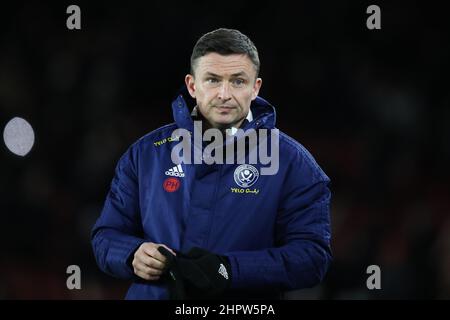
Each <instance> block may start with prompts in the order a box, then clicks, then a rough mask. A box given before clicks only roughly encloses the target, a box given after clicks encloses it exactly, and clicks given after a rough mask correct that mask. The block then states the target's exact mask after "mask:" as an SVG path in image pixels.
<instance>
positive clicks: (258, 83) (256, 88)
mask: <svg viewBox="0 0 450 320" xmlns="http://www.w3.org/2000/svg"><path fill="white" fill-rule="evenodd" d="M261 86H262V79H261V78H256V81H255V84H254V85H253V89H252V90H253V92H252V100H255V99H256V96H257V95H258V93H259V89H261Z"/></svg>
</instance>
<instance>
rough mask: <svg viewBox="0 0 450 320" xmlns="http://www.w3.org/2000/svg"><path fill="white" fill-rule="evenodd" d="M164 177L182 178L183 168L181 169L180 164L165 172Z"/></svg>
mask: <svg viewBox="0 0 450 320" xmlns="http://www.w3.org/2000/svg"><path fill="white" fill-rule="evenodd" d="M166 176H171V177H180V178H183V177H184V172H183V168H182V167H181V164H179V165H177V166H175V167H173V168H170V169H169V170H167V171H166Z"/></svg>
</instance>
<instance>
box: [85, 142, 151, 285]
mask: <svg viewBox="0 0 450 320" xmlns="http://www.w3.org/2000/svg"><path fill="white" fill-rule="evenodd" d="M132 152H133V151H132V149H131V148H130V149H129V150H128V151H127V152H126V153H125V154H124V155H123V156H122V157H121V159H120V160H119V163H118V164H117V166H116V170H115V175H114V178H113V181H112V183H111V189H110V191H109V193H108V195H107V197H106V201H105V204H104V207H103V210H102V212H101V215H100V217H99V218H98V220H97V222H96V223H95V225H94V227H93V229H92V234H91V240H92V247H93V250H94V255H95V259H96V261H97V264H98V266H99V267H100V269H101V270H102V271H104V272H106V273H107V274H109V275H111V276H114V277H117V278H122V279H127V280H129V279H133V278H135V276H134V272H133V270H132V267H131V265H130V258H131V256H132V254H134V251H135V250H136V249H137V248H138V247H139V246H140V245H141V244H142V243H143V242H144V239H143V236H142V235H143V232H142V224H141V222H140V212H139V188H138V180H137V175H136V168H135V164H134V162H133V154H132Z"/></svg>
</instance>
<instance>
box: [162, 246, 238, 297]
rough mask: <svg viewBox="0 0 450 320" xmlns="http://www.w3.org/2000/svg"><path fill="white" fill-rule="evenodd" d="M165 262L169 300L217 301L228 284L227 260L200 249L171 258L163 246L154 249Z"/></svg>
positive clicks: (229, 276)
mask: <svg viewBox="0 0 450 320" xmlns="http://www.w3.org/2000/svg"><path fill="white" fill-rule="evenodd" d="M158 250H159V252H161V254H163V255H164V256H165V257H166V258H167V259H168V260H167V261H168V263H167V270H168V273H169V275H170V277H169V293H170V298H171V299H177V300H182V299H207V298H218V297H220V296H221V295H222V294H223V293H225V292H226V290H227V289H228V288H229V286H230V284H231V266H230V263H229V261H228V258H227V257H224V256H220V255H216V254H213V253H211V252H209V251H206V250H203V249H201V248H192V249H191V250H190V251H189V252H188V253H187V254H182V253H177V256H174V255H173V254H172V253H171V252H169V251H168V250H167V249H165V248H164V247H159V248H158Z"/></svg>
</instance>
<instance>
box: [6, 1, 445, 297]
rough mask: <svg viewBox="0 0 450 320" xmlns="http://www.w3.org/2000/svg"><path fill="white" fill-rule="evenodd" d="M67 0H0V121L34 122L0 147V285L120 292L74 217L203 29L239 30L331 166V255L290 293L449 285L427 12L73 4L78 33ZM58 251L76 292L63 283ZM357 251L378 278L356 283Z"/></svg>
mask: <svg viewBox="0 0 450 320" xmlns="http://www.w3.org/2000/svg"><path fill="white" fill-rule="evenodd" d="M70 4H73V3H60V4H58V5H52V6H50V5H49V4H43V3H41V2H35V1H33V2H31V1H30V2H20V1H18V2H14V3H8V4H7V5H6V4H5V5H4V4H2V6H1V9H0V128H1V130H2V132H3V128H4V127H5V125H6V123H7V122H8V121H9V120H10V119H12V118H13V117H16V116H18V117H23V118H25V119H26V120H27V121H29V122H30V124H31V125H32V126H33V128H34V130H35V134H36V143H35V145H34V147H33V149H32V151H31V152H30V153H29V154H28V155H27V156H26V157H23V158H22V157H19V156H15V155H14V154H12V153H11V152H9V151H8V149H7V148H6V146H5V145H4V143H3V142H2V143H1V147H0V164H1V165H0V214H1V216H0V219H1V222H0V244H1V254H0V298H2V299H121V298H123V296H124V294H125V292H126V289H127V287H128V283H127V282H124V281H121V280H117V279H113V278H110V277H108V276H106V275H104V274H103V273H101V272H100V270H99V269H98V268H97V266H96V264H95V261H94V257H93V254H92V250H91V246H90V238H89V234H90V230H91V227H92V225H93V223H94V221H95V220H96V218H97V217H98V215H99V213H100V210H101V208H102V205H103V201H104V198H105V196H106V193H107V191H108V188H109V184H110V182H111V179H112V176H113V170H114V167H115V165H116V162H117V160H118V158H119V156H120V155H121V154H122V153H123V152H124V151H125V150H126V148H127V147H128V146H129V145H130V144H131V143H132V142H134V141H135V140H136V139H137V138H139V137H141V136H142V135H144V134H146V133H147V132H149V131H151V130H153V129H155V128H157V127H159V126H161V125H163V124H166V123H169V122H172V114H171V108H170V103H171V99H172V97H173V96H174V95H175V94H176V92H177V91H178V89H179V88H180V87H181V86H182V85H183V78H184V75H185V74H186V73H187V72H188V70H189V57H190V53H191V50H192V47H193V45H194V43H195V41H196V40H197V38H198V37H199V36H201V35H202V34H204V33H206V32H208V31H211V30H213V29H215V28H218V27H230V28H236V29H239V30H241V31H242V32H244V33H246V34H247V35H248V36H250V38H251V39H253V41H254V42H255V44H256V46H257V47H258V50H259V53H260V59H261V63H262V67H261V76H262V78H263V80H264V83H263V87H262V91H261V93H260V95H261V96H262V97H264V98H266V99H268V100H269V101H271V102H272V103H273V104H274V105H275V106H276V107H277V112H278V114H277V118H278V122H277V124H278V127H279V128H280V129H281V130H283V131H285V132H286V133H288V134H289V135H291V136H293V137H294V138H296V139H297V140H299V141H300V142H301V143H302V144H303V145H305V146H306V147H307V148H308V149H309V150H310V151H311V152H312V154H313V155H314V156H315V158H316V159H317V161H318V162H319V164H320V165H321V166H322V168H323V169H324V170H325V172H326V173H327V174H328V175H329V176H330V177H331V179H332V189H333V201H332V223H333V253H334V263H333V265H332V268H331V269H330V272H329V274H328V275H327V278H326V280H325V281H324V283H323V284H322V285H320V286H318V287H316V288H312V289H308V290H301V291H296V292H291V293H289V298H291V299H448V298H450V215H449V212H450V197H449V195H450V192H449V191H450V190H449V173H450V172H449V158H450V141H449V137H450V129H449V128H450V126H449V120H450V90H449V81H448V75H449V73H448V61H449V57H450V45H449V41H448V39H449V33H448V30H449V29H448V27H449V23H448V13H447V11H445V10H444V8H443V7H439V6H438V5H437V4H431V3H426V2H425V1H422V3H415V4H413V3H412V2H397V1H396V2H395V3H380V2H374V3H371V2H363V3H360V4H358V5H355V4H352V3H351V1H349V0H346V1H339V2H331V1H329V2H323V1H321V2H314V3H313V2H312V1H301V2H299V3H298V4H289V5H288V4H282V3H281V2H279V1H270V2H265V1H260V2H258V3H256V2H244V1H234V2H210V1H196V2H195V4H194V3H190V2H185V3H181V2H180V3H175V2H172V1H164V2H155V3H152V2H149V3H147V2H144V1H142V2H136V3H131V2H127V3H120V2H119V3H116V4H113V3H111V2H103V3H99V4H96V5H94V4H92V3H87V2H86V3H83V2H78V3H75V4H77V5H79V6H80V8H81V26H82V29H81V30H78V31H76V30H74V31H70V30H68V29H67V28H66V19H67V17H68V14H66V8H67V7H68V6H69V5H70ZM370 4H378V5H379V6H380V7H381V23H382V29H381V30H376V31H370V30H368V29H367V28H366V19H367V17H368V14H366V8H367V6H368V5H370ZM441 6H443V4H442V5H441ZM156 201H157V200H156ZM72 264H76V265H79V266H80V268H81V271H82V289H81V290H72V291H70V290H68V289H67V288H66V278H67V276H68V275H67V274H66V268H67V266H69V265H72ZM372 264H375V265H379V266H380V268H381V285H382V289H381V290H372V291H370V290H368V289H367V288H366V279H367V277H368V275H367V274H366V268H367V266H369V265H372Z"/></svg>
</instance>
